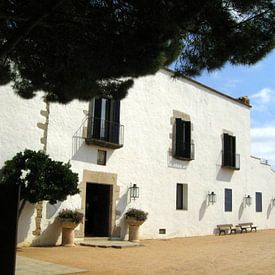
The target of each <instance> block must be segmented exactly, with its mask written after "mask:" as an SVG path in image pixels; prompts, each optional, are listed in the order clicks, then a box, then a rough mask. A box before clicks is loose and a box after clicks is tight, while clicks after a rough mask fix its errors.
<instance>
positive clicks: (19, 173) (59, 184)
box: [0, 150, 80, 210]
mask: <svg viewBox="0 0 275 275" xmlns="http://www.w3.org/2000/svg"><path fill="white" fill-rule="evenodd" d="M0 184H20V185H21V193H20V200H22V201H29V202H30V203H37V202H39V201H43V200H48V201H49V202H50V203H51V204H54V203H56V202H57V201H64V200H66V198H67V196H68V195H75V194H78V193H79V192H80V190H79V189H78V187H77V185H78V175H77V174H76V173H73V172H72V171H71V169H70V164H69V163H62V162H60V161H54V160H52V159H51V158H49V156H48V155H46V154H45V153H43V152H40V151H38V152H36V151H32V150H25V151H24V152H20V153H17V154H16V155H15V156H14V157H13V158H12V159H11V160H7V161H6V162H5V165H4V166H3V167H2V168H1V170H0ZM23 205H24V204H23ZM21 210H22V208H21Z"/></svg>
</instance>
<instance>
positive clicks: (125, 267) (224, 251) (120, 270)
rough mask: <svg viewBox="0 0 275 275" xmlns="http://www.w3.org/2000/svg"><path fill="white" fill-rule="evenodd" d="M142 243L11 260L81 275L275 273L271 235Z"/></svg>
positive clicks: (37, 251)
mask: <svg viewBox="0 0 275 275" xmlns="http://www.w3.org/2000/svg"><path fill="white" fill-rule="evenodd" d="M142 244H143V245H144V246H140V247H131V248H122V249H115V248H99V247H84V246H76V247H71V248H68V247H45V248H43V247H30V248H22V249H20V250H19V251H18V252H17V255H19V256H24V257H30V258H32V259H37V260H43V261H47V262H50V263H55V264H59V265H64V266H67V267H70V268H71V267H73V268H78V269H81V270H83V269H85V270H88V271H87V272H84V273H79V274H83V275H88V274H275V230H264V231H259V232H256V233H254V232H253V233H244V234H236V235H227V236H203V237H189V238H175V239H168V240H146V241H143V242H142ZM18 274H19V273H18ZM30 274H36V273H30ZM52 274H54V273H52ZM63 274H64V273H63ZM24 275H25V274H24Z"/></svg>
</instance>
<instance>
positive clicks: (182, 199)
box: [176, 183, 188, 210]
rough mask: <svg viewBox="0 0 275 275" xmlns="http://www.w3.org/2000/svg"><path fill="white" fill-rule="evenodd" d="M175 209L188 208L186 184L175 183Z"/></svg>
mask: <svg viewBox="0 0 275 275" xmlns="http://www.w3.org/2000/svg"><path fill="white" fill-rule="evenodd" d="M176 209H177V210H187V209H188V185H187V184H182V183H177V198H176Z"/></svg>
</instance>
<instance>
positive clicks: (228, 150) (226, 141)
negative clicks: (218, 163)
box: [222, 134, 240, 169]
mask: <svg viewBox="0 0 275 275" xmlns="http://www.w3.org/2000/svg"><path fill="white" fill-rule="evenodd" d="M222 165H223V167H230V168H235V169H240V155H237V154H236V137H234V136H231V135H229V134H223V163H222Z"/></svg>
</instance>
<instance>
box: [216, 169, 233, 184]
mask: <svg viewBox="0 0 275 275" xmlns="http://www.w3.org/2000/svg"><path fill="white" fill-rule="evenodd" d="M233 173H234V171H233V170H230V169H225V168H221V167H220V166H219V170H218V173H217V176H216V179H217V180H219V181H226V182H230V181H231V178H232V176H233Z"/></svg>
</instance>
